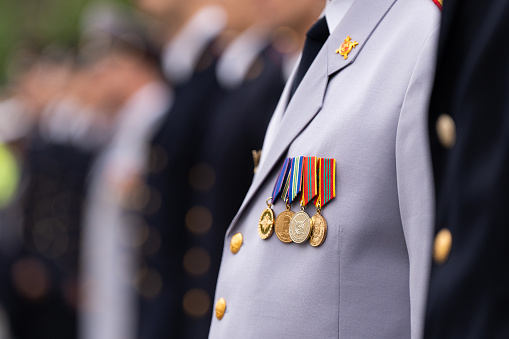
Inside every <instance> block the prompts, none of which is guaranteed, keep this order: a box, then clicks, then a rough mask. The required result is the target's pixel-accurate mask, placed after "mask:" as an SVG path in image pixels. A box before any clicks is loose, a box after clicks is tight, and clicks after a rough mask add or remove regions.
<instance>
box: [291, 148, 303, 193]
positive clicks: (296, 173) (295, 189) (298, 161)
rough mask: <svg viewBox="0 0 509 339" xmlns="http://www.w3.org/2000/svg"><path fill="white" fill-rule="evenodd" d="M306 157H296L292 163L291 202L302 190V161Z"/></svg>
mask: <svg viewBox="0 0 509 339" xmlns="http://www.w3.org/2000/svg"><path fill="white" fill-rule="evenodd" d="M303 159H304V157H296V158H294V161H293V163H292V169H291V172H290V195H289V198H288V202H289V203H291V202H292V201H293V200H294V199H295V198H296V197H297V195H298V194H299V193H300V191H301V190H302V162H303Z"/></svg>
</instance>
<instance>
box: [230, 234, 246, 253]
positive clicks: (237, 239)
mask: <svg viewBox="0 0 509 339" xmlns="http://www.w3.org/2000/svg"><path fill="white" fill-rule="evenodd" d="M243 241H244V237H242V233H237V234H235V235H234V236H233V237H232V241H231V243H230V250H231V251H232V253H233V254H236V253H237V252H238V251H240V248H241V247H242V242H243Z"/></svg>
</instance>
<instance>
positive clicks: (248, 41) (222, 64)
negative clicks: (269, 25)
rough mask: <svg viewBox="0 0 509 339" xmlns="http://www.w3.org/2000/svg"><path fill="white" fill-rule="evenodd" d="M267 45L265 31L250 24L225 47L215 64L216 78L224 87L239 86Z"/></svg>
mask: <svg viewBox="0 0 509 339" xmlns="http://www.w3.org/2000/svg"><path fill="white" fill-rule="evenodd" d="M268 45H269V40H268V37H267V32H266V31H264V30H263V29H261V28H260V27H257V26H251V27H250V28H248V29H247V30H245V31H244V32H242V33H241V34H240V35H239V36H238V37H237V38H235V39H234V40H233V41H232V42H231V43H230V44H229V45H228V47H227V48H226V50H225V51H224V53H223V55H222V56H221V58H220V59H219V61H218V64H217V70H216V74H217V79H218V81H219V83H220V84H221V85H222V86H224V87H226V88H234V87H237V86H239V85H240V84H241V83H242V82H243V81H244V79H245V78H246V75H247V73H248V72H249V69H250V68H251V66H252V65H253V63H254V61H255V60H256V58H257V57H258V56H259V55H260V53H261V51H262V50H263V49H264V48H266V47H267V46H268Z"/></svg>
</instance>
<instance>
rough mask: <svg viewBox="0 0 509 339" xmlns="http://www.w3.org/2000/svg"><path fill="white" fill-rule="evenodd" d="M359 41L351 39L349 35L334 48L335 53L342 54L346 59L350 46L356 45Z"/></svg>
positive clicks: (350, 49)
mask: <svg viewBox="0 0 509 339" xmlns="http://www.w3.org/2000/svg"><path fill="white" fill-rule="evenodd" d="M358 44H359V43H358V42H357V41H352V38H350V36H347V37H346V39H345V42H343V44H342V45H341V47H339V48H338V49H337V50H336V54H340V55H342V56H344V58H343V59H345V60H346V59H348V53H350V52H351V51H352V48H354V47H355V46H357V45H358Z"/></svg>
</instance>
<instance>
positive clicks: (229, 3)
mask: <svg viewBox="0 0 509 339" xmlns="http://www.w3.org/2000/svg"><path fill="white" fill-rule="evenodd" d="M256 1H257V0H218V1H216V2H217V3H218V4H221V5H223V6H224V7H225V8H226V10H227V12H228V16H229V18H228V21H229V22H228V26H229V28H230V29H232V30H236V31H243V30H244V29H246V28H248V27H249V26H251V25H253V24H254V23H255V22H256V21H257V19H258V18H257V15H256V13H257V11H258V10H257V6H258V5H257V3H256Z"/></svg>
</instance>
